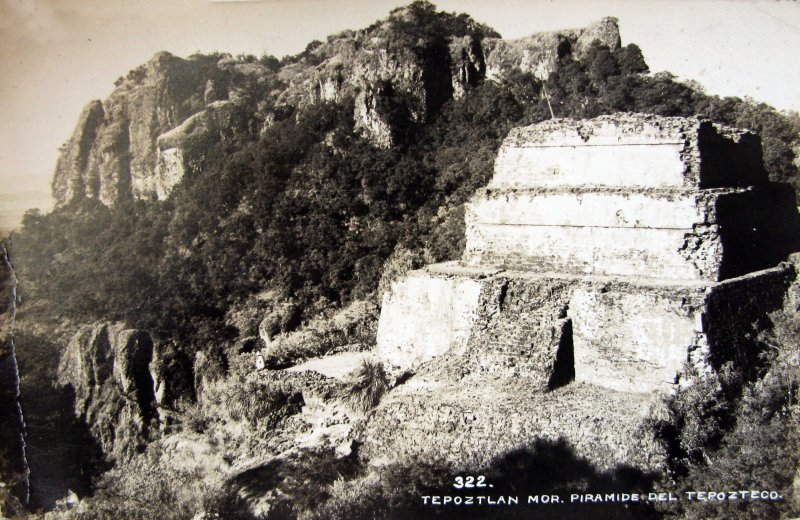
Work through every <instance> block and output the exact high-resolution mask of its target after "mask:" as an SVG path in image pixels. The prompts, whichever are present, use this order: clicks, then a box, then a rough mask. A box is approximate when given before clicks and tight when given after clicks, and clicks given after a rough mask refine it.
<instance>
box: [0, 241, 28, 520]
mask: <svg viewBox="0 0 800 520" xmlns="http://www.w3.org/2000/svg"><path fill="white" fill-rule="evenodd" d="M16 282H17V280H16V277H15V276H14V270H13V269H12V267H11V263H10V262H9V259H8V254H7V252H6V246H5V244H4V243H0V489H2V488H6V489H8V490H10V491H11V493H13V494H14V495H15V498H12V497H7V498H6V497H4V496H1V495H0V516H3V514H4V513H5V512H6V511H5V509H6V507H7V506H10V505H11V504H6V503H5V502H7V501H15V499H17V500H19V501H21V502H23V503H26V502H27V501H28V473H29V471H28V463H27V461H26V458H25V423H24V421H23V418H22V410H21V409H20V404H19V371H18V369H17V359H16V356H15V354H14V341H13V338H12V336H11V327H12V325H13V323H14V315H15V312H16V306H15V299H16Z"/></svg>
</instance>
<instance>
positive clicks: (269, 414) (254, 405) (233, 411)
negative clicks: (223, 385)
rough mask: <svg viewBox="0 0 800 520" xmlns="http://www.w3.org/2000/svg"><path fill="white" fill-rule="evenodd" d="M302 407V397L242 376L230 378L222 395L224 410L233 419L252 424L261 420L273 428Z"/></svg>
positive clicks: (284, 389)
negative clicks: (228, 384)
mask: <svg viewBox="0 0 800 520" xmlns="http://www.w3.org/2000/svg"><path fill="white" fill-rule="evenodd" d="M302 406H303V396H302V394H299V393H297V392H292V391H290V390H287V389H286V388H282V387H279V386H273V385H268V384H263V383H257V382H255V381H247V382H245V381H243V380H241V379H239V380H235V381H231V382H230V386H229V388H228V390H227V392H226V396H225V409H226V410H227V412H228V414H229V415H230V417H231V418H232V419H234V420H237V421H239V420H246V421H248V422H249V423H250V425H251V426H255V425H256V424H257V423H260V422H263V423H265V424H266V425H267V427H269V428H272V427H274V426H275V425H277V424H278V422H280V421H281V419H283V418H285V417H288V416H289V415H293V414H296V413H298V412H299V411H300V409H301V408H302Z"/></svg>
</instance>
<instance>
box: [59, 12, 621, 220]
mask: <svg viewBox="0 0 800 520" xmlns="http://www.w3.org/2000/svg"><path fill="white" fill-rule="evenodd" d="M426 16H434V15H431V13H426V12H424V8H423V12H422V13H420V12H416V11H415V8H413V7H407V8H401V9H397V10H395V11H394V12H393V13H392V14H391V15H390V16H389V17H388V18H387V19H386V20H383V21H381V22H379V23H377V24H375V25H373V26H371V27H369V28H367V29H363V30H360V31H346V32H343V33H341V34H338V35H335V36H332V37H330V38H328V41H326V42H324V43H319V44H318V45H316V46H309V48H308V49H307V50H306V51H305V52H304V53H302V54H301V55H299V56H298V57H295V58H294V59H291V60H287V61H285V62H284V63H282V64H281V65H277V64H272V65H270V64H265V63H261V62H253V61H241V60H236V59H233V58H231V57H230V56H227V55H223V56H192V57H191V58H189V59H187V60H184V59H181V58H177V57H175V56H172V55H170V54H168V53H165V52H162V53H159V54H157V55H156V56H155V57H154V58H153V59H152V60H150V61H149V62H148V63H147V64H146V65H144V66H142V67H140V68H138V69H136V70H135V71H132V72H131V73H130V74H129V75H128V77H127V78H126V79H124V80H121V81H120V82H119V83H118V87H117V89H116V90H115V91H114V92H113V93H112V94H111V96H110V97H109V98H108V99H107V100H105V101H102V102H101V101H92V102H91V103H90V104H89V105H88V106H87V107H86V108H85V109H84V111H83V112H82V114H81V116H80V118H79V121H78V126H77V128H76V129H75V132H74V134H73V135H72V138H71V139H70V140H69V142H68V143H67V144H66V146H65V148H64V149H63V150H62V153H61V156H60V158H59V161H58V164H57V166H56V172H55V176H54V179H53V196H54V198H55V200H56V203H57V204H58V205H63V204H65V203H67V202H69V201H70V200H72V199H73V198H75V197H90V198H95V199H98V200H100V201H101V202H103V203H104V204H106V205H113V204H115V203H116V202H117V201H119V200H127V199H129V198H139V199H164V198H166V197H168V196H169V194H170V193H171V191H172V189H173V188H174V187H175V185H177V183H178V182H180V180H181V178H182V177H183V176H184V175H185V174H186V173H187V172H188V171H191V169H192V168H196V167H199V166H198V165H200V164H201V163H202V158H203V153H204V151H205V149H206V148H207V146H205V145H207V144H209V143H214V142H217V141H218V140H220V139H225V138H226V136H227V135H230V134H235V133H236V131H238V130H242V131H243V130H244V129H236V128H233V127H234V126H235V123H234V122H233V120H232V119H231V112H232V110H234V108H235V107H237V106H242V107H243V106H245V104H247V103H249V102H251V101H252V100H250V99H248V96H247V95H242V92H243V91H245V90H247V89H248V88H249V87H248V86H252V85H254V84H255V85H258V86H259V88H258V95H259V96H261V99H260V100H258V108H257V109H254V110H253V108H254V107H250V108H249V109H248V111H249V112H251V115H252V116H253V117H255V119H256V120H258V121H260V124H261V126H262V128H263V127H267V126H269V125H270V124H271V121H272V120H273V119H274V113H273V110H274V109H277V108H279V107H286V106H295V107H298V108H303V107H305V106H308V105H311V104H314V103H320V102H342V101H344V100H346V99H352V100H353V104H354V108H353V118H354V123H355V128H356V131H357V132H359V133H360V134H362V135H363V136H365V137H366V138H367V139H369V140H370V141H371V142H372V143H373V144H374V145H375V146H378V147H389V146H391V145H392V144H394V143H395V142H396V140H397V138H398V132H401V133H402V131H403V128H406V127H408V126H409V125H410V126H414V125H418V124H421V123H423V122H425V121H426V120H427V119H428V118H429V117H430V115H431V114H433V113H435V112H436V111H437V110H438V109H439V108H440V107H441V106H442V104H444V103H445V102H446V101H448V100H449V99H451V98H453V97H458V96H460V95H462V94H463V93H464V92H465V91H466V89H468V88H469V87H470V86H473V85H476V84H478V83H479V82H480V81H483V80H484V79H485V78H487V79H490V80H494V81H501V80H502V79H503V78H504V76H505V74H507V73H508V72H510V71H512V70H514V69H519V70H522V71H525V72H532V73H533V74H534V75H535V76H536V77H537V78H540V79H546V77H547V75H548V74H549V73H550V72H551V71H552V70H553V69H554V68H555V64H556V61H557V59H558V58H560V57H563V56H565V55H566V54H568V53H575V55H576V56H578V57H579V56H581V55H582V53H584V52H585V50H586V49H587V48H588V46H589V45H590V44H591V43H592V42H594V41H595V40H597V41H599V42H600V43H601V44H603V45H606V46H608V47H609V48H610V49H612V50H613V49H616V48H618V47H619V45H620V38H619V30H618V28H617V24H616V20H615V19H613V18H606V19H604V20H602V21H600V22H598V23H595V24H592V25H590V26H589V27H587V28H584V29H576V30H564V31H558V32H551V33H542V34H535V35H532V36H530V37H527V38H521V39H517V40H502V39H500V38H499V37H497V36H498V35H497V34H496V33H495V32H494V31H492V30H491V29H489V28H487V27H484V26H482V25H480V24H477V23H475V22H473V21H472V20H469V19H461V18H458V19H455V21H451V23H452V24H454V28H449V29H442V28H440V29H436V30H434V29H431V32H430V34H428V33H424V32H423V33H420V34H417V31H419V26H420V25H424V24H425V23H428V22H430V20H427V21H426V20H425V17H426ZM437 23H440V21H439V22H437ZM432 27H438V26H436V25H435V24H434V25H433V26H432ZM437 31H438V32H437ZM442 31H450V33H442ZM251 90H252V89H251ZM253 112H255V113H253Z"/></svg>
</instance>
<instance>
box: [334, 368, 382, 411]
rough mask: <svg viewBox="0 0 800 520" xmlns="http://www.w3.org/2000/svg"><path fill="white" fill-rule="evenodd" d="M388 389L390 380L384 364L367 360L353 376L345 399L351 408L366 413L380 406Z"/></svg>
mask: <svg viewBox="0 0 800 520" xmlns="http://www.w3.org/2000/svg"><path fill="white" fill-rule="evenodd" d="M388 389H389V378H388V377H387V376H386V371H385V370H384V368H383V364H382V363H380V362H378V361H372V360H368V359H365V360H364V361H362V362H361V365H359V367H358V369H356V371H355V373H354V374H353V375H352V376H351V382H350V383H349V384H348V385H347V386H346V387H345V389H344V393H345V395H344V397H345V401H346V402H347V404H348V405H349V406H350V408H352V409H353V410H355V411H357V412H361V413H366V412H368V411H369V410H371V409H372V408H375V407H376V406H378V403H379V402H380V400H381V397H383V394H385V393H386V391H387V390H388Z"/></svg>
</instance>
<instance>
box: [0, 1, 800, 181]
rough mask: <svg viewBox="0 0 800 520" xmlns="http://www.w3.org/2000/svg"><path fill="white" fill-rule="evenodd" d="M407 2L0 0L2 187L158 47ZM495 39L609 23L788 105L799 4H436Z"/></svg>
mask: <svg viewBox="0 0 800 520" xmlns="http://www.w3.org/2000/svg"><path fill="white" fill-rule="evenodd" d="M409 2H410V0H406V1H398V0H304V1H298V0H294V1H292V0H216V1H209V0H156V1H152V0H122V1H120V0H0V194H3V193H15V192H22V191H49V189H50V188H49V184H50V180H51V178H52V173H53V170H54V168H55V162H56V158H57V156H58V148H59V146H60V145H61V144H62V143H64V142H66V141H67V140H68V139H69V137H70V135H71V133H72V131H73V129H74V127H75V124H76V123H77V119H78V114H79V113H80V111H81V109H82V108H83V106H85V105H86V103H88V102H89V101H90V100H92V99H103V98H105V97H107V96H108V95H109V94H110V93H111V91H112V89H113V83H114V80H115V79H116V78H118V77H120V76H123V75H125V74H126V73H127V72H128V71H129V70H130V69H133V68H135V67H136V66H137V65H139V64H141V63H144V62H145V61H147V60H148V59H149V58H150V57H152V55H153V54H155V53H156V52H158V51H161V50H166V51H169V52H171V53H173V54H175V55H178V56H188V55H191V54H193V53H195V52H198V51H199V52H211V51H221V52H230V53H232V54H239V53H242V52H245V53H250V54H255V55H257V56H260V55H262V54H264V53H267V54H272V55H275V56H277V57H281V56H284V55H286V54H295V53H297V52H299V51H301V50H302V49H303V48H305V46H306V44H307V43H308V42H310V41H311V40H314V39H318V40H322V39H324V38H325V37H326V36H327V35H329V34H334V33H337V32H339V31H342V30H344V29H358V28H361V27H365V26H367V25H370V24H371V23H372V22H374V21H376V20H378V19H380V18H384V17H385V16H386V15H387V14H388V13H389V11H390V10H391V9H393V8H394V7H397V6H400V5H405V4H407V3H409ZM434 3H435V4H436V5H437V6H438V8H439V9H441V10H445V11H456V12H466V13H469V14H470V15H472V16H473V18H475V19H476V20H478V21H480V22H483V23H485V24H487V25H489V26H491V27H493V28H494V29H495V30H497V31H498V32H499V33H500V34H502V35H503V37H505V38H515V37H521V36H525V35H528V34H531V33H534V32H538V31H544V30H553V29H561V28H569V27H580V26H584V25H587V24H589V23H591V22H593V21H596V20H599V19H600V18H602V17H604V16H615V17H617V18H618V19H619V23H620V32H621V35H622V42H623V44H628V43H636V44H637V45H639V46H640V47H641V49H642V52H643V54H644V57H645V60H646V61H647V63H648V64H649V66H650V69H651V71H652V72H658V71H662V70H667V71H670V72H672V73H674V74H675V75H677V76H678V77H679V78H683V79H692V80H696V81H698V82H700V83H701V84H702V85H703V86H704V87H705V88H706V90H707V91H708V92H709V93H712V94H720V95H736V96H750V97H752V98H754V99H756V100H758V101H765V102H768V103H770V104H772V105H773V106H775V107H776V108H778V109H781V110H797V111H800V66H798V64H800V60H799V59H798V55H800V2H791V1H765V2H755V1H735V0H726V1H722V0H700V1H691V0H635V1H623V0H583V1H581V0H561V1H555V0H553V1H551V0H438V1H436V0H434Z"/></svg>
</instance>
